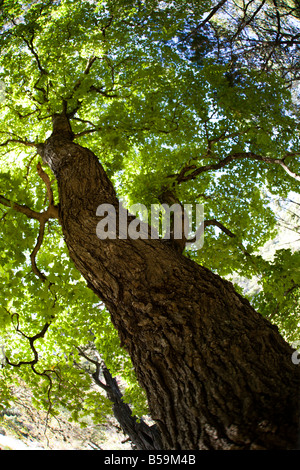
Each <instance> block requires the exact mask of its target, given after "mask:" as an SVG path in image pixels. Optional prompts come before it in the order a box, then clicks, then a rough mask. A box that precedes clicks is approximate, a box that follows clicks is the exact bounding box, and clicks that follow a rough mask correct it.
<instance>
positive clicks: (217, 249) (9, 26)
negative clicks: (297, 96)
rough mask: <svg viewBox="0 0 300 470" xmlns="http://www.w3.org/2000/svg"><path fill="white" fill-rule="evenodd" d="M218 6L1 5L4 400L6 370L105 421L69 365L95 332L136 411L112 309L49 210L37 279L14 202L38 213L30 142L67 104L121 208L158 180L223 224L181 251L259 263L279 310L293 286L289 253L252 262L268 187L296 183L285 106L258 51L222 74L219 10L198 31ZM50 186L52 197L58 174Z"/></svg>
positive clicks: (50, 406)
mask: <svg viewBox="0 0 300 470" xmlns="http://www.w3.org/2000/svg"><path fill="white" fill-rule="evenodd" d="M221 3H222V2H221ZM223 3H225V2H223ZM254 3H256V2H254ZM239 4H240V5H241V2H240V3H239V2H237V3H236V5H239ZM267 4H268V5H269V6H268V8H271V7H270V2H267ZM215 6H216V4H215V3H212V2H210V1H205V2H193V1H190V2H181V1H172V2H159V1H157V0H148V1H144V2H131V1H128V0H126V1H124V0H117V1H112V0H108V1H106V2H104V1H94V0H90V1H84V2H78V1H75V0H58V1H44V2H34V3H32V2H29V1H23V2H13V1H11V0H6V1H4V2H2V12H1V17H0V25H1V35H0V47H1V56H0V79H1V80H2V81H3V82H4V84H5V100H3V102H2V103H1V104H0V115H1V131H0V148H1V150H2V152H1V166H0V171H1V173H0V194H1V196H0V222H1V231H2V237H1V239H0V257H1V266H0V276H1V284H2V289H1V292H0V327H1V337H2V339H1V342H2V344H3V345H4V349H5V355H6V357H7V359H8V363H7V364H6V365H5V367H3V369H2V370H1V379H2V380H1V383H0V388H1V394H2V395H1V402H2V405H1V406H5V403H6V402H7V400H9V399H10V398H11V397H10V396H9V380H13V378H14V374H15V373H16V372H17V373H18V374H19V375H20V377H21V378H22V380H24V381H26V382H27V383H28V384H30V386H31V388H32V391H33V400H34V402H35V404H36V405H37V406H42V407H44V408H46V409H47V410H48V411H49V412H51V413H56V412H58V411H59V407H61V406H63V407H66V408H68V409H70V410H71V411H72V417H73V419H75V420H79V419H82V418H84V415H86V414H89V415H91V416H93V418H94V419H95V421H96V422H99V421H101V420H102V419H104V417H105V415H106V413H108V409H109V404H108V401H107V400H106V399H105V397H103V395H101V394H100V393H98V394H96V395H95V393H94V392H91V379H90V376H89V375H88V374H85V373H83V371H82V370H80V369H78V368H76V367H75V363H76V362H77V361H78V360H79V358H78V350H77V348H78V347H80V346H83V345H86V344H87V343H89V342H90V341H93V342H94V344H95V346H96V347H97V349H98V351H99V353H100V355H101V357H102V358H103V360H104V361H105V363H106V365H107V367H108V368H109V369H110V371H111V373H112V374H113V375H119V376H120V375H121V376H122V377H123V378H124V380H125V381H126V382H127V384H128V390H127V394H126V397H127V398H126V399H127V400H128V401H130V402H131V403H132V405H133V407H135V408H134V409H135V412H136V413H137V414H139V415H141V414H143V413H145V412H146V401H145V398H144V395H143V394H142V393H141V391H140V389H139V388H138V386H137V384H136V380H135V377H134V372H133V371H132V367H131V363H130V360H129V358H128V356H127V354H126V353H125V352H124V350H123V349H122V348H121V347H120V344H119V340H118V337H117V334H116V332H115V330H114V328H113V326H112V325H111V323H110V319H109V315H108V312H107V311H106V310H105V308H104V306H103V305H102V304H101V303H99V299H97V298H96V297H95V295H94V294H93V293H92V292H91V291H90V290H89V289H88V288H87V286H86V284H85V282H84V280H83V279H82V278H81V276H80V275H79V274H78V272H77V271H76V269H75V268H74V267H73V265H72V263H71V261H70V259H69V256H68V253H67V251H66V247H65V245H64V242H63V238H62V234H61V230H60V226H59V223H58V221H57V219H56V218H49V219H48V220H47V224H46V226H45V234H44V237H43V243H42V245H41V246H40V247H39V249H38V251H37V252H36V256H35V258H36V259H35V261H36V263H37V265H38V270H39V273H43V275H44V276H45V278H46V280H47V281H46V282H42V281H41V276H39V275H37V271H36V272H35V271H34V270H33V268H32V258H34V257H32V254H33V252H34V249H35V247H36V246H37V245H36V244H37V240H38V231H39V226H40V223H39V220H37V219H35V218H34V217H33V218H32V217H30V216H28V217H26V214H25V213H24V207H27V208H30V209H31V210H33V211H36V212H37V213H41V212H42V211H45V210H46V207H47V197H48V199H49V190H48V191H47V190H46V186H45V177H44V178H41V176H40V174H39V173H38V172H37V170H36V168H37V163H38V161H39V157H38V155H37V153H36V146H37V145H38V144H39V143H42V142H43V141H44V140H45V139H46V138H47V137H49V135H50V134H51V117H52V115H53V114H55V113H60V112H62V111H63V110H65V112H66V113H67V114H68V115H69V117H70V121H71V125H72V129H73V131H74V133H75V140H76V142H78V143H80V144H81V145H83V146H86V147H89V148H90V149H91V150H93V151H94V152H95V153H96V155H98V156H99V158H100V160H101V162H102V164H103V165H104V167H105V169H106V171H107V173H108V174H109V176H110V178H111V179H112V181H113V182H114V184H115V187H116V189H117V192H118V195H119V196H120V197H121V198H123V199H124V200H125V201H126V202H127V203H128V204H130V203H133V202H139V203H144V204H146V205H148V206H149V205H150V204H151V203H154V202H158V201H160V200H161V193H162V188H169V189H170V191H172V192H173V193H174V197H176V198H177V199H178V200H179V201H180V202H181V203H195V202H201V203H205V218H206V219H207V220H210V221H217V222H218V223H219V224H218V225H217V224H214V223H212V222H211V224H210V225H208V226H207V228H206V231H205V245H204V248H203V250H200V251H198V252H195V253H194V252H192V253H187V256H190V257H192V258H193V259H195V260H196V261H197V262H199V263H201V264H204V265H205V266H207V267H208V268H210V269H212V270H214V271H216V272H218V273H219V274H220V275H223V276H226V275H229V274H231V273H233V272H238V273H241V274H243V275H245V276H248V277H251V276H252V275H257V274H258V273H259V274H260V275H261V276H262V277H263V282H262V285H263V292H262V293H261V294H260V296H258V297H257V299H255V302H256V303H257V304H258V303H259V302H260V303H259V305H260V306H261V305H262V304H261V300H263V302H264V308H262V310H263V312H262V313H265V314H266V315H267V314H268V312H269V311H270V308H275V307H276V306H277V304H280V305H282V303H283V300H284V299H285V298H286V294H285V293H286V291H287V290H288V289H290V287H291V286H290V282H294V283H295V284H297V283H298V282H299V279H298V278H299V273H298V270H297V264H298V261H299V260H298V258H299V256H298V254H297V253H296V254H292V253H291V252H289V251H282V252H279V253H278V254H277V256H276V259H275V261H274V263H273V264H272V263H266V262H265V261H264V260H262V259H260V258H259V257H257V256H254V253H255V252H256V251H257V250H258V249H259V248H260V247H261V246H262V245H263V244H264V243H265V242H266V241H267V240H268V239H270V238H271V237H272V236H274V234H275V227H276V214H275V213H274V211H273V210H272V208H271V206H270V204H268V201H267V200H266V199H265V197H264V194H265V192H266V190H268V191H269V192H270V193H272V194H273V195H278V196H280V197H286V196H287V194H288V193H289V192H290V191H292V190H293V191H297V185H298V183H297V181H299V179H297V174H299V166H300V165H299V128H298V123H297V112H296V111H295V102H293V100H292V95H291V93H290V90H289V89H288V88H287V86H286V83H287V81H286V79H285V78H284V77H283V76H282V75H280V74H279V71H278V70H277V71H276V69H274V70H271V69H270V68H265V69H264V70H260V69H259V68H257V67H256V66H255V63H253V60H252V62H251V61H250V62H249V63H251V67H249V66H248V65H249V64H248V65H247V64H246V63H243V61H240V63H239V65H238V67H237V66H236V67H237V69H234V70H233V62H232V46H231V48H230V51H231V52H230V54H229V55H228V54H225V56H226V57H225V56H224V55H222V57H220V54H218V53H217V50H218V48H217V42H218V38H220V35H221V34H222V38H223V41H224V42H223V46H222V47H223V51H225V52H226V51H227V52H229V49H228V48H227V45H228V40H229V39H228V31H226V28H225V27H224V23H223V18H222V15H219V17H218V16H213V19H212V21H211V22H210V23H209V24H208V22H205V25H203V27H204V26H205V28H208V26H209V27H210V32H209V35H208V36H207V37H208V38H209V39H210V41H209V43H208V40H206V41H205V40H204V38H205V37H206V36H205V35H203V34H202V32H201V28H199V25H201V24H202V23H203V21H204V20H203V18H204V16H203V15H204V14H205V13H206V14H207V13H208V12H210V11H212V10H211V9H212V8H213V7H215ZM274 18H275V19H276V18H277V17H276V14H275V16H274ZM269 20H270V21H271V17H270V18H269ZM295 21H296V20H295ZM244 22H245V20H244ZM241 24H242V23H240V24H239V25H241ZM273 24H274V22H273ZM213 27H214V28H215V31H217V32H218V34H217V35H216V36H214V37H213V36H212V34H213V33H212V31H213ZM242 29H243V28H242ZM191 31H193V32H194V33H193V38H194V40H193V41H191V40H190V38H191V36H190V34H189V33H190V32H191ZM197 31H198V33H199V34H198V33H197ZM199 31H200V32H199ZM240 32H242V30H241V31H240ZM244 32H245V31H244V29H243V33H244ZM197 34H198V36H197ZM201 41H202V42H201ZM225 43H226V44H227V45H225ZM199 44H200V46H199ZM235 44H236V50H235V55H236V56H237V54H238V45H239V43H238V42H236V43H235ZM199 47H200V48H199ZM276 47H277V46H276ZM195 51H196V52H197V53H195ZM235 63H236V64H237V63H238V62H237V61H236V62H235ZM237 71H238V72H237ZM289 78H290V77H289ZM43 171H44V173H45V174H47V175H48V179H49V181H50V180H51V179H52V175H51V174H50V172H49V170H48V169H47V168H44V167H43ZM298 178H299V177H298ZM51 188H52V192H53V198H54V203H55V204H58V202H59V201H58V194H57V189H56V183H55V181H52V182H51ZM14 203H17V204H19V206H16V205H14ZM220 227H221V228H220ZM224 228H225V230H224ZM226 230H227V232H226ZM228 233H230V234H229V235H228ZM283 273H284V274H283ZM284 276H285V277H284ZM275 285H276V289H275V288H274V286H275ZM274 292H275V294H274ZM295 292H296V291H294V294H295ZM296 300H297V299H293V301H296ZM286 308H287V307H286V306H283V309H281V310H280V314H279V311H278V312H276V315H275V317H274V320H278V324H279V326H280V327H282V329H283V331H284V332H285V333H286V336H287V337H291V338H293V339H294V338H295V337H296V335H298V334H299V330H298V314H299V311H298V310H299V309H298V307H297V309H296V310H295V311H294V317H293V318H292V317H291V316H289V317H288V318H287V317H284V316H285V312H286ZM280 315H281V316H280ZM283 317H284V318H285V320H284V321H283ZM45 325H46V328H45ZM43 328H45V331H44V334H43V335H42V336H40V337H38V338H36V340H34V343H33V338H34V337H35V335H37V336H38V335H39V333H40V332H42V331H43ZM293 329H295V330H294V332H293V331H292V330H293ZM35 354H37V355H38V360H37V361H35V358H36V355H35ZM12 364H14V365H12Z"/></svg>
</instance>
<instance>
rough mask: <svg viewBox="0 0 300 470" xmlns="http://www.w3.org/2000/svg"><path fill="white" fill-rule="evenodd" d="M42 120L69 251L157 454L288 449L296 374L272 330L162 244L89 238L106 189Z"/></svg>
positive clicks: (68, 139)
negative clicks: (130, 370)
mask: <svg viewBox="0 0 300 470" xmlns="http://www.w3.org/2000/svg"><path fill="white" fill-rule="evenodd" d="M53 124H54V131H53V134H52V136H51V137H50V138H49V139H48V141H47V142H46V143H45V145H44V146H43V147H42V148H41V149H40V153H41V154H42V156H43V159H44V161H45V162H46V163H47V164H48V165H49V166H50V168H51V169H52V171H53V172H54V174H55V176H56V178H57V182H58V188H59V197H60V222H61V225H62V229H63V233H64V237H65V241H66V244H67V246H68V249H69V253H70V256H71V258H72V260H73V261H74V263H75V265H76V266H77V268H78V269H79V271H80V272H81V273H82V275H83V276H84V277H85V278H86V279H87V281H88V284H89V285H90V287H91V288H92V289H93V290H94V291H95V292H96V293H97V294H98V296H99V297H100V298H101V299H102V300H103V301H104V302H105V304H106V306H107V308H108V309H109V311H110V313H111V318H112V321H113V323H114V325H115V327H116V328H117V330H118V332H119V336H120V339H121V342H122V344H123V346H124V347H125V348H126V349H127V351H128V352H129V354H130V356H131V358H132V362H133V365H134V367H135V370H136V373H137V377H138V380H139V382H140V383H141V385H142V386H143V387H144V388H145V390H146V393H147V397H148V401H149V407H150V411H151V416H152V417H153V419H154V420H155V421H156V422H157V424H158V427H159V429H160V432H161V436H162V440H163V447H164V448H165V449H190V450H194V449H291V448H295V447H296V443H297V437H298V422H299V416H298V407H299V371H298V368H297V367H296V366H294V365H293V363H292V361H291V355H292V350H291V348H290V347H289V346H288V345H287V344H286V343H285V341H283V339H282V338H281V336H280V335H279V333H278V331H277V328H276V327H274V326H272V325H271V324H270V323H269V322H268V321H266V320H265V319H264V318H263V317H262V316H261V315H260V314H259V313H257V312H256V311H255V310H254V309H253V308H252V307H251V306H250V304H249V303H248V301H247V300H245V299H243V298H242V297H241V296H240V295H239V294H237V293H236V292H235V290H234V288H233V286H232V284H231V283H229V282H227V281H225V280H223V279H221V278H220V277H219V276H217V275H215V274H213V273H212V272H210V271H209V270H208V269H206V268H204V267H202V266H199V265H197V264H196V263H194V262H193V261H191V260H189V259H188V258H186V257H184V256H182V255H181V254H180V253H179V252H178V250H176V249H175V248H174V247H173V246H172V244H170V243H167V242H164V241H161V240H141V239H138V240H130V239H127V240H103V241H101V240H99V238H97V236H96V225H97V223H98V222H99V217H97V216H96V209H97V207H98V206H99V205H100V204H102V203H110V204H113V205H114V206H115V207H116V210H117V211H118V200H117V198H116V194H115V191H114V188H113V186H112V184H111V182H110V181H109V180H108V178H107V176H106V174H105V171H104V169H103V168H102V166H101V164H100V163H99V161H98V159H97V158H96V156H95V155H94V154H93V153H92V152H91V151H89V150H88V149H86V148H83V147H81V146H79V145H77V144H75V143H73V142H72V133H71V129H70V127H69V125H68V123H67V120H66V119H64V118H63V116H57V117H55V118H54V120H53ZM100 157H101V155H100Z"/></svg>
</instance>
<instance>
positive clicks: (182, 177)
mask: <svg viewBox="0 0 300 470" xmlns="http://www.w3.org/2000/svg"><path fill="white" fill-rule="evenodd" d="M286 156H291V154H287V155H286ZM247 158H248V159H250V160H256V161H260V162H263V163H268V164H271V165H280V166H281V167H282V168H283V169H284V170H285V171H286V173H287V174H288V175H290V176H291V177H292V178H294V179H296V180H297V181H300V175H298V174H297V173H294V172H293V171H292V170H290V169H289V168H288V166H287V165H286V164H285V163H284V160H285V158H282V159H280V158H270V157H263V156H262V155H257V154H255V153H252V152H243V153H234V154H231V155H228V156H227V157H226V158H224V159H223V160H220V161H219V162H218V163H211V164H209V165H204V166H201V167H199V168H196V169H194V168H195V165H191V166H186V167H184V169H183V170H181V172H180V173H179V174H178V175H177V182H178V183H183V182H185V181H189V180H193V179H195V178H196V177H197V176H198V175H200V174H201V173H205V172H206V171H211V170H220V169H221V168H224V167H225V166H227V165H228V164H229V163H231V162H233V161H237V160H244V159H247ZM191 170H193V171H192V172H191V173H189V174H188V175H187V174H186V173H187V172H188V171H191Z"/></svg>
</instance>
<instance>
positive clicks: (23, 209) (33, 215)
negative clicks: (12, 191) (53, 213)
mask: <svg viewBox="0 0 300 470" xmlns="http://www.w3.org/2000/svg"><path fill="white" fill-rule="evenodd" d="M0 204H2V205H3V206H6V207H11V208H12V209H13V210H15V211H17V212H20V213H21V214H24V215H26V216H27V217H28V218H29V219H36V220H39V221H40V220H41V218H42V215H43V214H42V213H41V212H36V211H34V210H32V209H30V208H29V207H27V206H25V205H20V204H17V203H16V202H13V201H10V200H9V199H7V198H6V197H4V196H2V195H0Z"/></svg>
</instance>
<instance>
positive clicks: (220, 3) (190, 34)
mask: <svg viewBox="0 0 300 470" xmlns="http://www.w3.org/2000/svg"><path fill="white" fill-rule="evenodd" d="M226 2H227V0H221V1H220V2H219V3H218V4H217V5H216V6H215V7H214V8H213V9H212V10H211V12H210V13H209V14H208V15H207V17H206V18H205V19H204V20H203V21H201V23H200V24H199V25H198V26H196V28H194V29H192V31H190V32H189V33H188V34H187V35H186V36H185V37H184V39H187V38H188V37H190V36H193V34H195V33H196V32H198V31H199V29H201V28H203V26H204V25H205V24H206V23H207V22H208V21H209V20H210V19H211V18H212V17H213V16H214V15H215V14H216V13H217V11H219V10H220V8H222V6H223V5H225V3H226Z"/></svg>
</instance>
